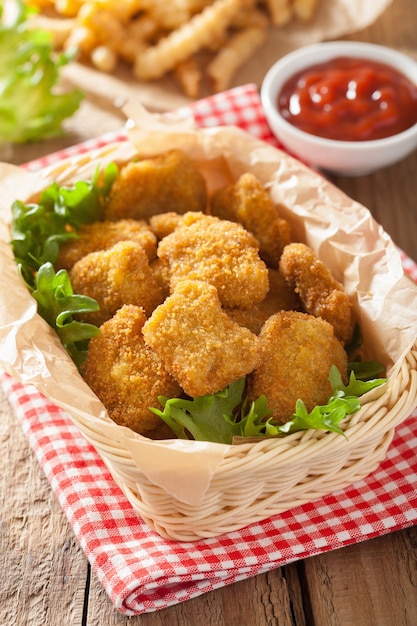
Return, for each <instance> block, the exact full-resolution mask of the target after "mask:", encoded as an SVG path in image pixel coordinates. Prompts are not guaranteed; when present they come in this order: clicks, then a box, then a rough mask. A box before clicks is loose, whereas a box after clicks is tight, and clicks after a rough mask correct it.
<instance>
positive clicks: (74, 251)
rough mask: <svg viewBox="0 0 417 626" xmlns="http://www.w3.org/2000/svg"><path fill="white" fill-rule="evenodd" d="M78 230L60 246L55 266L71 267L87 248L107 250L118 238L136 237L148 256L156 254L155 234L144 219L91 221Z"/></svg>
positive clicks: (153, 256) (68, 268) (87, 251)
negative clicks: (76, 237)
mask: <svg viewBox="0 0 417 626" xmlns="http://www.w3.org/2000/svg"><path fill="white" fill-rule="evenodd" d="M77 234H78V235H79V238H78V239H71V240H69V241H67V242H66V243H64V244H63V245H62V246H61V248H60V250H59V255H58V259H57V262H56V268H57V269H66V270H70V269H71V268H72V266H73V265H74V263H76V262H77V261H79V260H80V259H81V258H82V257H83V256H86V255H87V254H89V253H90V252H97V251H98V250H107V249H108V248H111V247H112V246H114V245H115V244H116V243H119V241H136V242H137V243H139V244H140V245H141V246H142V248H143V249H144V250H145V252H146V254H147V255H148V258H149V259H150V260H151V259H154V258H155V256H156V245H157V240H156V236H155V235H154V233H153V232H152V231H151V229H150V228H149V226H148V225H147V223H146V222H145V221H144V220H119V221H117V222H109V221H105V222H94V223H92V224H86V225H85V226H83V227H82V228H81V229H80V230H79V231H78V233H77Z"/></svg>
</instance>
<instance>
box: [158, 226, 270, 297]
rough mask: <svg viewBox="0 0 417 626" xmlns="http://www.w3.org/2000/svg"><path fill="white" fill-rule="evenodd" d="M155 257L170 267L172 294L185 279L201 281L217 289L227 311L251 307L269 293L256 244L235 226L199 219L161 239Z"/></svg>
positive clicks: (266, 276)
mask: <svg viewBox="0 0 417 626" xmlns="http://www.w3.org/2000/svg"><path fill="white" fill-rule="evenodd" d="M157 254H158V257H159V258H160V259H163V260H166V261H167V262H168V264H169V268H170V272H171V292H173V291H174V289H175V288H176V286H177V285H178V284H179V283H180V282H181V281H183V280H184V279H186V278H188V279H193V280H202V281H205V282H207V283H210V284H211V285H214V287H216V289H217V291H218V294H219V298H220V301H221V302H222V304H223V305H224V306H227V307H239V306H243V307H244V306H250V305H251V304H253V303H254V302H260V301H261V300H263V299H264V298H265V296H266V294H267V292H268V269H267V267H266V265H265V263H264V262H263V261H262V260H261V258H260V257H259V254H258V242H257V240H256V239H255V238H254V236H253V235H251V234H250V233H249V232H248V231H247V230H245V229H244V228H243V226H241V225H240V224H236V223H235V222H230V221H227V220H220V219H219V218H217V217H212V216H207V215H206V216H202V217H201V219H199V220H198V221H196V222H194V223H192V224H190V225H189V226H184V225H183V226H180V227H178V228H177V229H176V230H174V232H173V233H171V234H170V235H168V236H167V237H164V239H162V241H160V243H159V245H158V250H157Z"/></svg>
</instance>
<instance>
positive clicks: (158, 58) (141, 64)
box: [133, 0, 242, 80]
mask: <svg viewBox="0 0 417 626" xmlns="http://www.w3.org/2000/svg"><path fill="white" fill-rule="evenodd" d="M241 6H242V0H215V1H214V2H213V4H211V5H210V6H207V7H206V8H205V9H203V11H202V12H201V13H198V14H197V15H195V16H194V17H193V18H192V19H191V20H190V21H189V22H187V23H186V24H184V25H183V26H181V28H179V29H177V30H174V31H172V32H171V33H170V34H169V35H167V36H166V37H164V38H163V39H161V40H160V41H159V42H158V43H157V44H156V45H155V46H152V47H150V48H148V49H147V50H145V51H144V52H143V53H142V54H140V55H139V56H138V58H137V59H136V61H135V64H134V68H133V71H134V74H135V76H137V77H138V78H140V79H142V80H148V79H155V78H160V77H161V76H163V75H164V74H166V73H167V72H169V71H170V70H172V69H173V68H174V67H175V66H176V65H178V63H180V62H181V61H184V60H185V59H187V58H188V57H190V56H191V55H192V54H194V53H195V52H197V51H198V50H201V49H202V48H204V46H205V45H207V44H209V43H210V40H211V39H212V38H213V37H216V36H218V34H219V33H221V32H223V31H225V30H226V28H227V27H228V25H229V24H230V22H231V20H232V19H233V16H234V15H235V14H236V13H237V12H238V10H239V8H240V7H241Z"/></svg>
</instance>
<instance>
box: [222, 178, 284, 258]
mask: <svg viewBox="0 0 417 626" xmlns="http://www.w3.org/2000/svg"><path fill="white" fill-rule="evenodd" d="M210 213H211V214H212V215H216V216H217V217H220V218H222V219H226V220H231V221H233V222H239V223H240V224H242V225H243V226H244V227H245V228H246V230H248V231H249V232H250V233H252V234H253V235H254V236H255V237H256V239H257V240H258V241H259V254H260V256H261V258H262V259H263V260H264V261H265V262H266V263H267V265H269V266H270V267H274V268H276V267H277V266H278V261H279V258H280V256H281V253H282V250H283V248H284V246H286V245H287V244H288V243H290V241H291V228H290V225H289V223H288V222H287V221H286V220H285V219H283V218H282V217H280V215H279V209H278V207H276V206H275V205H274V203H273V202H272V200H271V198H270V197H269V194H268V192H267V191H266V189H265V188H264V186H263V185H262V183H261V182H260V181H259V180H258V179H257V178H256V176H254V174H251V173H250V172H247V173H245V174H242V176H241V177H240V178H239V179H238V181H237V182H236V183H234V184H233V185H229V186H228V187H225V188H223V189H219V190H218V191H216V192H215V193H214V194H213V196H212V198H211V201H210Z"/></svg>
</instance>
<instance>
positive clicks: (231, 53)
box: [207, 26, 266, 92]
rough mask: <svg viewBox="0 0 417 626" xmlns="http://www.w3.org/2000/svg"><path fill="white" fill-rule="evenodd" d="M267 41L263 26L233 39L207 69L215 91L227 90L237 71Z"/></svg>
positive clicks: (239, 34) (247, 30)
mask: <svg viewBox="0 0 417 626" xmlns="http://www.w3.org/2000/svg"><path fill="white" fill-rule="evenodd" d="M265 39H266V28H264V27H262V26H260V27H259V26H254V27H253V28H247V29H246V30H242V31H240V32H238V33H237V34H236V35H234V36H233V37H231V38H230V40H229V42H228V44H227V45H226V46H225V47H224V48H222V49H221V50H220V52H219V53H218V54H217V56H216V57H215V58H214V59H213V61H211V62H210V63H209V65H208V67H207V75H208V77H209V79H210V81H211V84H212V86H213V90H214V91H216V92H218V91H223V90H224V89H226V88H227V85H229V84H230V83H231V81H232V78H233V76H234V75H235V74H236V72H237V70H238V69H239V68H240V67H241V66H242V65H244V63H245V62H246V61H247V60H248V59H250V57H251V56H252V55H253V53H254V52H255V50H256V49H257V48H259V46H261V45H262V44H263V43H264V41H265Z"/></svg>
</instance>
